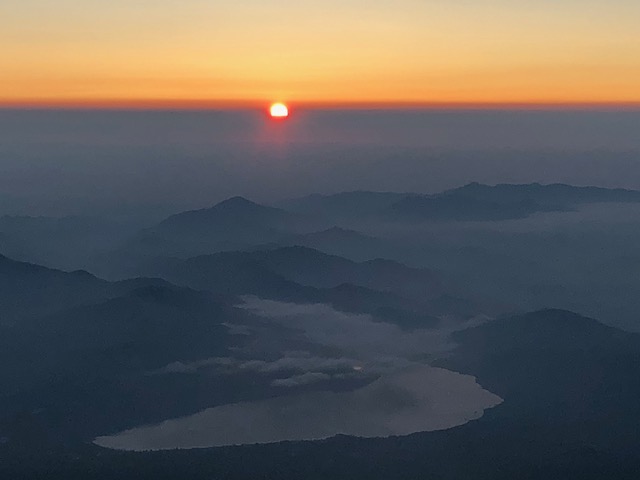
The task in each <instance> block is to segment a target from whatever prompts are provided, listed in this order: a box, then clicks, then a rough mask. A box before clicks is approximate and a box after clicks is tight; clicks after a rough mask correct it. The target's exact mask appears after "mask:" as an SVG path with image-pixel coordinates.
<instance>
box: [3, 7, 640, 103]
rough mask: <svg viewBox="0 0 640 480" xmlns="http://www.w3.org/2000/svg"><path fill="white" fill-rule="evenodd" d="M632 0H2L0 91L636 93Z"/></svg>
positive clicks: (482, 97) (470, 99)
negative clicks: (105, 0)
mask: <svg viewBox="0 0 640 480" xmlns="http://www.w3.org/2000/svg"><path fill="white" fill-rule="evenodd" d="M638 25H640V2H638V1H637V0H633V1H632V0H612V1H609V2H604V1H596V0H583V1H577V0H563V1H562V2H558V1H551V0H537V1H535V2H534V1H528V0H473V1H472V0H447V1H444V0H395V1H392V0H324V1H319V0H296V1H294V0H243V1H239V0H234V1H230V0H222V1H215V0H182V1H180V0H111V1H110V2H99V1H97V0H56V1H54V0H4V1H3V2H1V3H0V104H5V105H10V104H13V105H20V104H23V105H46V104H49V105H83V104H85V105H102V106H108V105H142V106H154V105H162V104H165V105H184V106H196V107H197V106H214V105H239V104H247V105H249V104H255V103H259V104H263V103H268V102H270V101H272V100H273V101H275V100H282V101H286V102H290V103H292V104H316V105H340V104H390V105H393V104H456V103H462V104H494V103H544V104H554V103H562V104H566V103H627V104H628V103H638V102H640V28H639V27H638Z"/></svg>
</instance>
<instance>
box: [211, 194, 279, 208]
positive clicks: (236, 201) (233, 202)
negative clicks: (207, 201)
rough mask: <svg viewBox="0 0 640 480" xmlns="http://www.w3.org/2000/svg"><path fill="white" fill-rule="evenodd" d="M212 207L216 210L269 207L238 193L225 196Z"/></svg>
mask: <svg viewBox="0 0 640 480" xmlns="http://www.w3.org/2000/svg"><path fill="white" fill-rule="evenodd" d="M212 208H214V209H216V210H238V209H270V207H265V206H264V205H260V204H258V203H255V202H252V201H251V200H249V199H247V198H245V197H241V196H239V195H238V196H235V197H231V198H227V199H226V200H223V201H221V202H220V203H217V204H216V205H214V206H213V207H212Z"/></svg>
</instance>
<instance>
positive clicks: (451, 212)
mask: <svg viewBox="0 0 640 480" xmlns="http://www.w3.org/2000/svg"><path fill="white" fill-rule="evenodd" d="M600 202H625V203H626V202H640V192H637V191H633V190H624V189H607V188H598V187H576V186H571V185H565V184H551V185H541V184H539V183H532V184H522V185H513V184H499V185H495V186H489V185H483V184H479V183H470V184H468V185H465V186H463V187H460V188H455V189H452V190H447V191H445V192H442V193H438V194H434V195H420V194H416V193H378V192H346V193H339V194H335V195H311V196H308V197H302V198H299V199H292V200H287V201H284V202H281V204H280V205H282V206H283V207H285V208H288V209H290V210H292V211H296V212H298V213H304V214H312V215H317V216H321V217H323V218H330V219H336V220H344V219H349V220H354V219H368V218H369V219H370V218H378V219H380V218H383V219H386V220H390V219H395V220H409V219H413V220H434V221H464V220H476V221H488V220H509V219H516V218H524V217H527V216H529V215H532V214H534V213H537V212H549V211H564V210H569V209H572V208H575V207H576V206H578V205H580V204H585V203H600Z"/></svg>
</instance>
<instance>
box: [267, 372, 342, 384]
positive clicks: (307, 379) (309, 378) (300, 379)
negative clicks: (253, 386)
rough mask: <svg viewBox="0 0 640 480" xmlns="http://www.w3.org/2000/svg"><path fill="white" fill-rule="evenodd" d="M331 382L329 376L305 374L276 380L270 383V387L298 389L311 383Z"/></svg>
mask: <svg viewBox="0 0 640 480" xmlns="http://www.w3.org/2000/svg"><path fill="white" fill-rule="evenodd" d="M327 380H331V375H327V374H326V373H321V372H307V373H303V374H302V375H294V376H292V377H289V378H278V379H276V380H274V381H272V382H271V386H272V387H299V386H301V385H310V384H312V383H318V382H324V381H327Z"/></svg>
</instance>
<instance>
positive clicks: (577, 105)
mask: <svg viewBox="0 0 640 480" xmlns="http://www.w3.org/2000/svg"><path fill="white" fill-rule="evenodd" d="M275 101H282V102H283V103H285V104H287V106H289V108H290V109H293V110H640V101H628V102H607V101H596V102H555V101H519V102H427V101H372V102H364V101H357V102H346V101H327V102H322V101H315V102H312V101H290V102H287V101H286V100H274V102H275ZM272 103H273V102H269V101H264V100H211V99H201V100H200V99H193V100H191V99H190V100H184V99H105V100H82V99H81V100H73V99H68V100H15V101H14V100H0V110H133V111H136V110H139V111H154V110H157V111H162V110H191V111H212V110H264V109H267V108H268V107H269V106H270V105H271V104H272Z"/></svg>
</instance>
